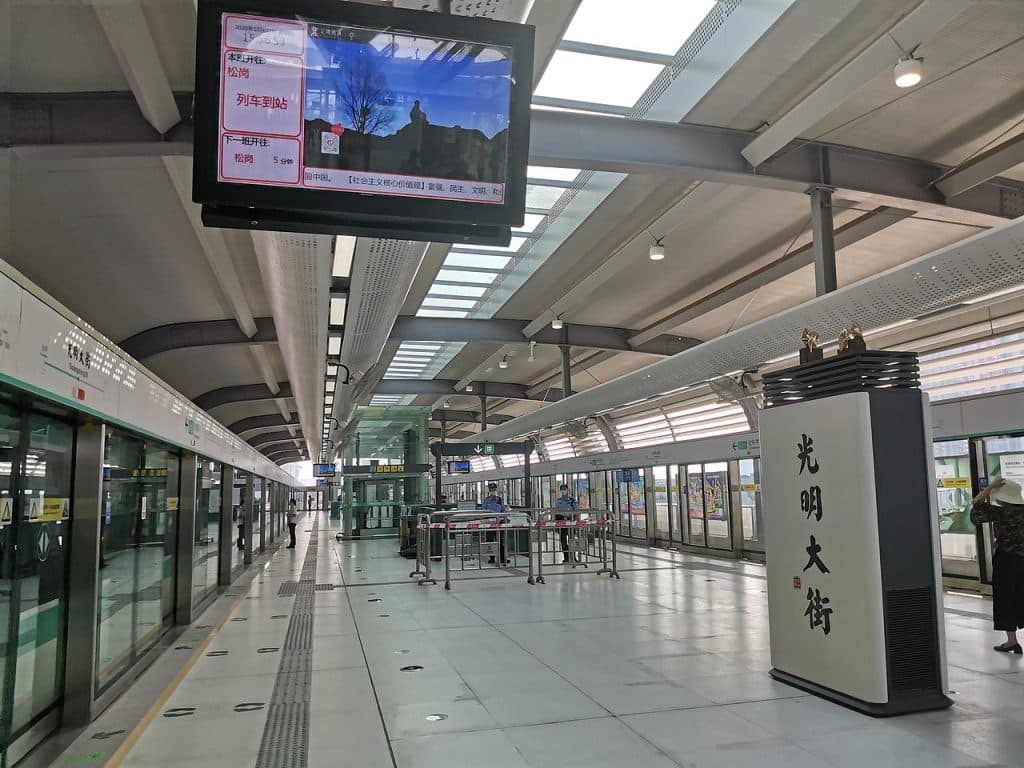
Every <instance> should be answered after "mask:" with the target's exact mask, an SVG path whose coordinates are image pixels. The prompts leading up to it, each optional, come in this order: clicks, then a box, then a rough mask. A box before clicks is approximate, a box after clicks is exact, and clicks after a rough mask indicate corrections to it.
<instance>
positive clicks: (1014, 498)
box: [992, 480, 1024, 506]
mask: <svg viewBox="0 0 1024 768" xmlns="http://www.w3.org/2000/svg"><path fill="white" fill-rule="evenodd" d="M992 498H993V499H995V500H996V501H998V502H1000V503H1002V504H1016V505H1018V506H1024V494H1022V493H1021V487H1020V483H1015V482H1014V481H1013V480H1007V481H1006V482H1005V483H1004V484H1003V487H1002V488H1000V489H998V490H997V491H994V492H993V493H992Z"/></svg>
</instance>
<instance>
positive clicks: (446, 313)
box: [416, 308, 469, 318]
mask: <svg viewBox="0 0 1024 768" xmlns="http://www.w3.org/2000/svg"><path fill="white" fill-rule="evenodd" d="M468 314H469V312H466V311H465V310H456V309H430V308H421V309H420V310H419V311H418V312H417V313H416V317H456V318H463V317H466V315H468Z"/></svg>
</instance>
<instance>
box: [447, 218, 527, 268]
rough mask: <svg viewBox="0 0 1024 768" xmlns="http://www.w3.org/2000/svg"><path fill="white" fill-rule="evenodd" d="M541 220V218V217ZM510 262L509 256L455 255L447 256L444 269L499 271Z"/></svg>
mask: <svg viewBox="0 0 1024 768" xmlns="http://www.w3.org/2000/svg"><path fill="white" fill-rule="evenodd" d="M541 218H543V217H541ZM510 261H512V257H511V256H492V255H491V254H489V253H488V254H484V253H456V252H452V253H449V254H448V257H447V258H446V259H445V260H444V266H446V267H476V268H477V269H493V270H497V271H501V270H502V269H504V268H505V267H507V266H508V263H509V262H510Z"/></svg>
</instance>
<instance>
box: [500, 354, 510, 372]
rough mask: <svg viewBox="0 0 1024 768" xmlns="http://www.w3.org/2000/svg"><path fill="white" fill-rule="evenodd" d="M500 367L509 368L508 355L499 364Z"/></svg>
mask: <svg viewBox="0 0 1024 768" xmlns="http://www.w3.org/2000/svg"><path fill="white" fill-rule="evenodd" d="M498 367H499V368H502V369H505V368H508V355H505V356H504V357H502V358H501V361H500V362H499V363H498Z"/></svg>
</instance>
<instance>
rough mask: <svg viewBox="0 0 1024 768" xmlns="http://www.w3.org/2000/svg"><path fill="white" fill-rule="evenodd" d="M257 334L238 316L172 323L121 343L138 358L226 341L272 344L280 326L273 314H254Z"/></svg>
mask: <svg viewBox="0 0 1024 768" xmlns="http://www.w3.org/2000/svg"><path fill="white" fill-rule="evenodd" d="M254 320H255V322H256V335H255V336H253V337H252V338H249V337H247V336H246V335H245V334H244V333H243V332H242V329H241V328H239V327H238V323H237V322H236V321H234V320H203V321H200V322H195V323H171V324H170V325H158V326H157V327H155V328H148V329H146V330H145V331H139V332H138V333H136V334H135V335H134V336H129V337H128V338H127V339H125V340H124V341H122V342H121V343H120V347H121V349H123V350H124V351H125V352H127V353H128V354H129V355H131V356H132V357H134V358H135V359H136V360H145V359H146V358H149V357H153V356H154V355H159V354H160V353H161V352H170V351H171V350H172V349H185V348H189V347H214V346H222V345H225V344H268V343H270V342H274V341H277V329H276V328H275V327H274V319H273V318H271V317H257V318H254Z"/></svg>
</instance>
